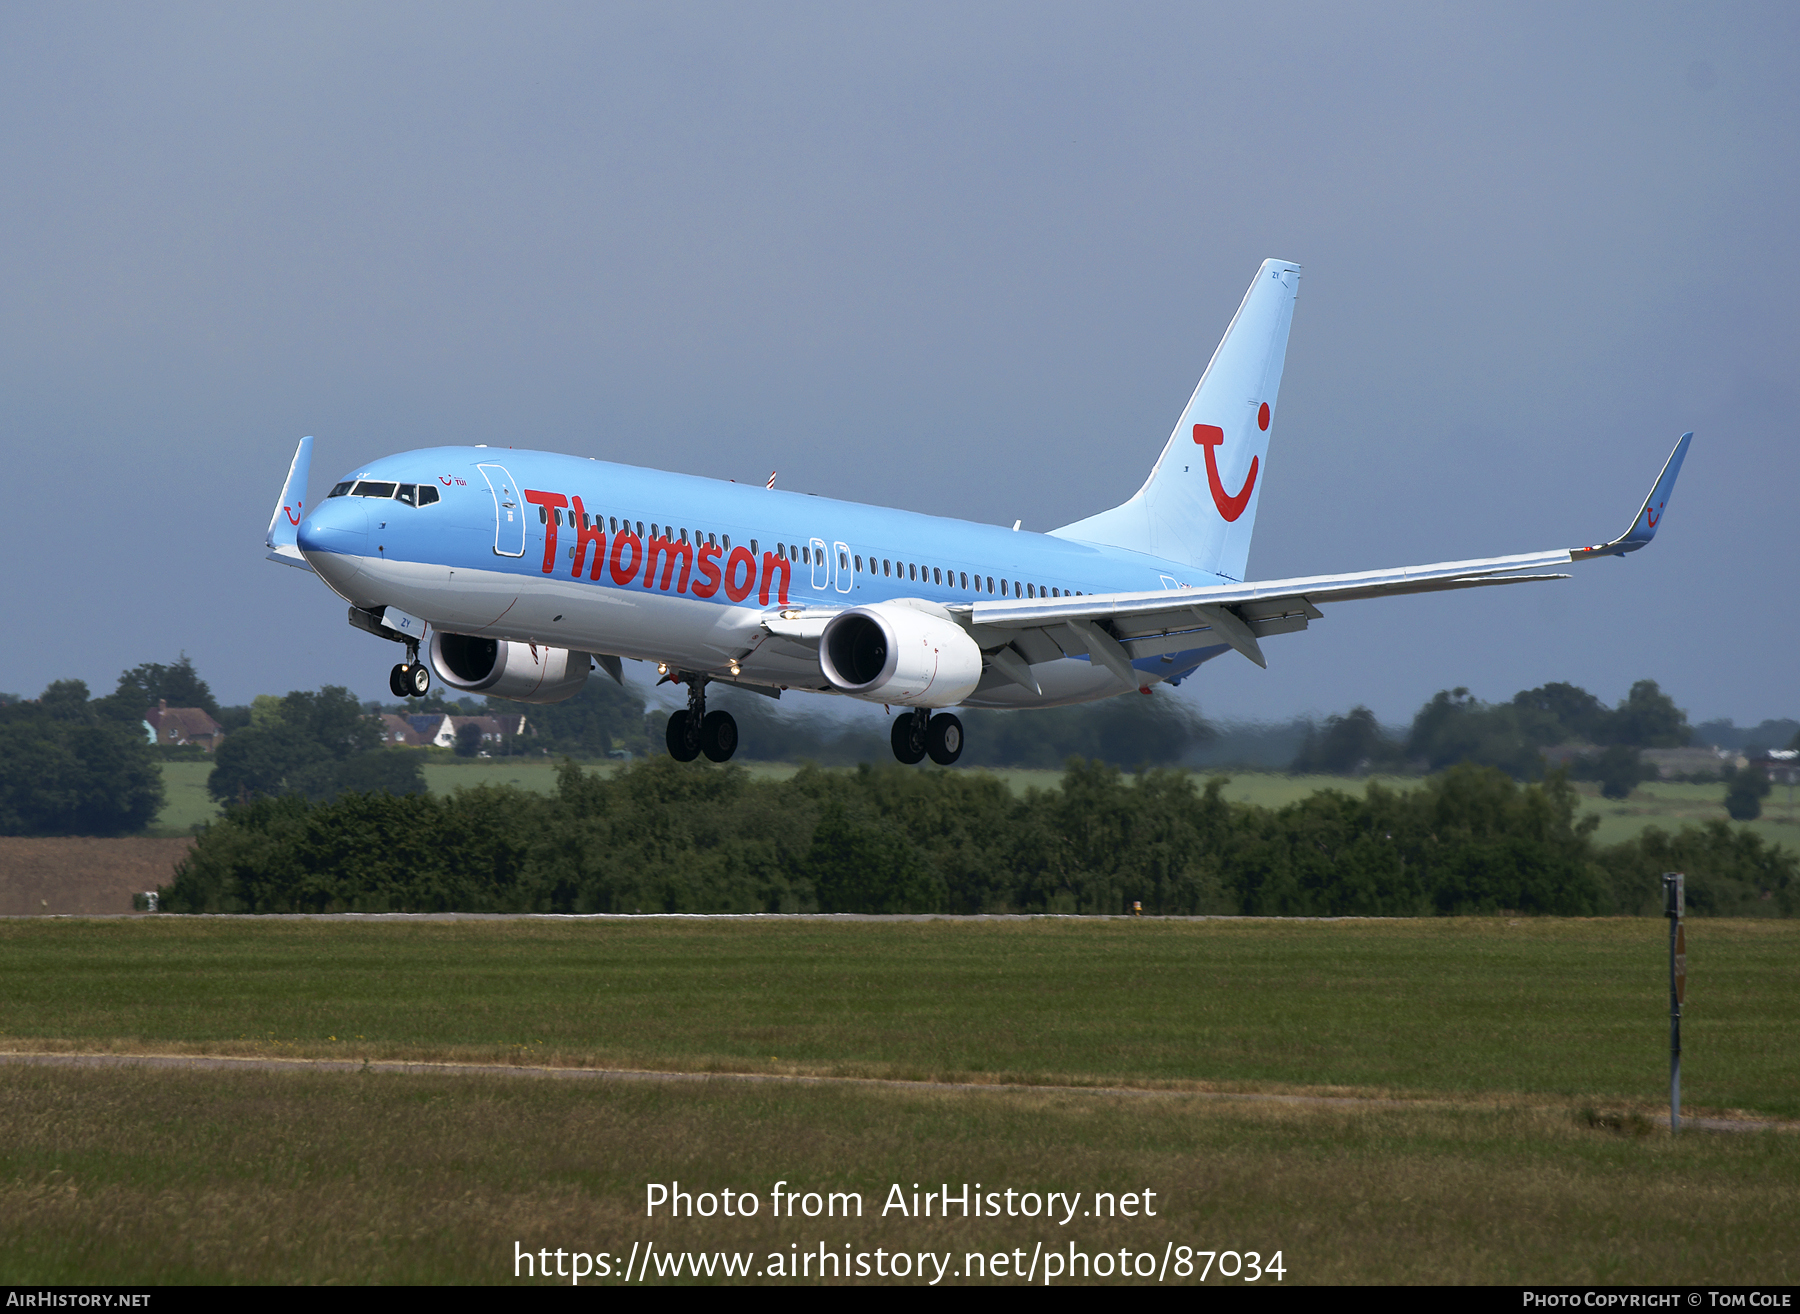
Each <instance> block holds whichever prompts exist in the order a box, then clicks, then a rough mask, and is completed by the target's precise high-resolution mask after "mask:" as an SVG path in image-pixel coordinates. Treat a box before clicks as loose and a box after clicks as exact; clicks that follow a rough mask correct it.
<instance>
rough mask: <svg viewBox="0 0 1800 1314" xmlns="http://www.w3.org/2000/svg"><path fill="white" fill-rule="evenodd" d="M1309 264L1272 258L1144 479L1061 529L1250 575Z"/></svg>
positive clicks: (1229, 575) (1066, 534)
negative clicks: (1303, 272)
mask: <svg viewBox="0 0 1800 1314" xmlns="http://www.w3.org/2000/svg"><path fill="white" fill-rule="evenodd" d="M1299 286H1300V266H1299V265H1294V264H1289V263H1288V262H1287V261H1285V260H1265V261H1263V264H1262V268H1261V269H1259V270H1257V272H1256V280H1255V281H1254V282H1253V283H1251V284H1250V290H1249V291H1248V292H1246V293H1244V300H1243V304H1242V305H1240V306H1239V307H1238V311H1237V314H1236V315H1234V316H1232V320H1231V327H1229V328H1227V329H1226V330H1225V337H1224V338H1223V339H1222V340H1221V341H1220V343H1219V347H1218V350H1217V351H1215V352H1213V358H1212V363H1211V364H1209V365H1208V366H1207V367H1206V373H1205V374H1203V375H1201V376H1200V384H1199V386H1198V387H1196V388H1195V389H1194V395H1193V396H1192V397H1191V398H1189V399H1188V404H1187V409H1186V410H1184V411H1183V412H1182V413H1181V420H1180V422H1179V423H1178V424H1176V426H1175V432H1174V433H1173V434H1171V435H1170V436H1169V442H1168V445H1167V446H1166V447H1164V448H1163V452H1162V455H1161V456H1160V457H1158V458H1157V461H1156V466H1155V468H1154V469H1152V470H1151V471H1150V477H1149V478H1148V479H1147V480H1145V481H1144V486H1143V487H1142V488H1140V489H1138V491H1137V492H1136V493H1135V494H1134V495H1133V496H1132V498H1131V500H1130V501H1129V502H1126V503H1125V504H1124V505H1122V506H1116V507H1114V508H1113V509H1112V510H1110V511H1102V512H1101V513H1100V514H1099V515H1096V516H1089V517H1088V518H1087V519H1086V520H1077V521H1076V522H1075V523H1074V524H1072V525H1064V526H1063V527H1062V528H1061V529H1055V530H1052V531H1051V533H1053V534H1055V535H1056V536H1057V537H1059V538H1071V539H1079V540H1081V541H1082V542H1086V543H1098V544H1102V545H1104V546H1106V547H1119V548H1127V549H1129V550H1131V551H1133V552H1145V553H1149V554H1150V555H1151V556H1157V557H1163V558H1165V559H1166V560H1170V561H1179V562H1183V563H1185V564H1187V565H1190V566H1194V567H1196V568H1198V569H1200V570H1204V571H1207V572H1209V573H1211V574H1214V575H1219V576H1223V577H1224V578H1226V579H1229V580H1242V579H1243V577H1244V566H1245V563H1246V562H1247V561H1248V560H1249V558H1250V532H1251V530H1252V529H1253V528H1254V527H1255V525H1256V504H1257V500H1258V498H1259V497H1260V495H1261V492H1262V472H1263V465H1264V463H1265V462H1266V461H1267V460H1268V453H1269V428H1270V425H1271V424H1272V423H1273V417H1274V414H1275V402H1276V396H1277V394H1278V393H1279V392H1280V391H1281V366H1282V362H1283V361H1284V360H1285V359H1286V358H1287V340H1288V326H1289V325H1290V324H1292V323H1293V319H1294V295H1295V292H1296V291H1297V290H1298V288H1299Z"/></svg>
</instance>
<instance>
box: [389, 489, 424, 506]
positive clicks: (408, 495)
mask: <svg viewBox="0 0 1800 1314" xmlns="http://www.w3.org/2000/svg"><path fill="white" fill-rule="evenodd" d="M394 500H395V501H397V502H404V503H406V504H407V505H408V506H417V505H418V504H419V486H418V485H417V484H401V485H400V491H399V492H397V493H395V494H394Z"/></svg>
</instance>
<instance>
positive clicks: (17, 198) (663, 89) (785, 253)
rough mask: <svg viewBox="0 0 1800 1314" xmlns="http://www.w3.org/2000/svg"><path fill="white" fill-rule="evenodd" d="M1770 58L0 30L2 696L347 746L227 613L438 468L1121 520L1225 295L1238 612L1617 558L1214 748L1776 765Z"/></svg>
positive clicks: (1434, 632) (1422, 632)
mask: <svg viewBox="0 0 1800 1314" xmlns="http://www.w3.org/2000/svg"><path fill="white" fill-rule="evenodd" d="M1797 37H1800V7H1797V6H1794V5H1792V4H1791V3H1781V4H1766V5H1765V4H1737V5H1730V4H1726V5H1721V4H1692V5H1668V4H1646V3H1641V2H1634V3H1629V4H1582V5H1570V4H1567V3H1555V4H1538V5H1533V4H1521V3H1505V4H1495V5H1489V6H1470V5H1442V4H1420V5H1412V6H1400V5H1391V6H1382V5H1374V6H1350V5H1339V4H1319V5H1306V4H1301V5H1295V4H1270V3H1258V4H1256V5H1248V4H1245V5H1239V6H1207V5H1198V4H1192V3H1183V4H1176V5H1159V4H1108V5H1098V4H1095V5H1084V6H1071V5H1058V4H1049V3H1042V2H1041V0H1039V2H1034V3H1029V4H1017V5H1014V4H968V3H958V4H953V5H933V4H924V3H911V4H906V5H896V6H864V5H844V4H818V5H804V4H797V3H790V4H780V5H754V4H741V3H740V4H729V5H705V4H646V5H597V4H578V5H567V6H562V5H553V4H533V5H505V6H499V5H496V6H470V5H455V4H444V3H431V4H420V5H401V4H371V3H356V4H343V5H332V4H325V3H318V2H317V0H309V2H308V3H305V4H302V5H280V4H258V5H236V4H226V5H217V6H194V5H184V4H154V5H138V4H128V5H125V4H122V5H100V4H57V5H9V6H6V7H4V8H3V9H0V178H3V179H4V185H3V186H0V289H3V300H0V332H3V334H4V340H3V342H0V397H3V402H0V423H3V424H4V435H5V452H6V457H7V464H8V466H9V467H10V469H9V476H10V477H9V478H8V479H7V480H6V481H5V490H6V491H5V494H4V503H3V504H0V505H3V507H4V514H3V515H0V550H4V553H5V559H6V562H7V569H6V573H5V576H4V579H5V583H4V589H5V597H6V603H7V606H6V615H7V617H8V621H9V624H8V633H9V635H10V639H9V641H8V642H7V643H6V645H5V650H4V658H3V660H0V689H9V690H12V691H16V692H21V693H24V694H27V695H35V694H36V693H37V692H38V691H39V690H40V689H42V688H43V686H44V685H45V684H46V683H48V682H49V681H50V680H52V679H56V678H60V677H65V676H80V677H82V678H84V679H86V680H87V681H88V682H89V683H90V684H91V685H93V686H95V688H96V690H98V691H104V690H110V689H111V687H112V684H113V681H114V679H115V678H116V677H117V675H118V672H119V671H120V670H121V669H122V668H124V667H126V666H130V665H134V664H136V663H138V662H142V661H169V660H172V659H173V658H174V657H175V656H176V654H177V653H179V652H181V651H183V650H185V651H186V652H187V653H188V654H189V655H191V656H192V657H193V658H194V660H195V662H196V663H197V664H198V666H199V669H200V671H201V674H202V675H203V676H205V677H206V678H207V679H209V680H210V681H211V682H212V685H213V688H214V690H215V692H216V693H217V694H218V695H219V696H220V698H221V700H222V701H226V702H239V701H245V700H248V699H249V698H250V697H252V696H253V695H255V694H257V693H260V692H284V691H286V690H288V689H291V688H311V687H316V686H318V685H320V684H323V683H339V684H346V685H349V686H350V687H351V688H352V689H354V690H356V691H357V692H358V693H360V694H362V695H363V696H365V697H382V698H387V697H388V696H389V695H388V694H387V692H386V677H387V670H388V667H389V666H390V665H391V664H392V662H393V660H394V650H393V649H391V647H390V646H389V645H386V644H383V643H380V642H378V641H377V640H374V639H371V638H369V637H368V636H366V635H363V634H360V633H358V632H357V631H354V630H352V629H350V628H349V626H348V625H346V623H345V620H344V606H343V604H342V603H341V602H339V601H338V600H337V599H336V598H335V597H334V596H333V595H332V594H331V593H330V592H329V591H327V590H326V589H325V587H324V586H323V585H322V584H320V583H319V582H318V581H317V580H315V579H313V578H312V577H310V576H308V575H306V574H304V573H302V572H299V571H295V570H290V569H285V568H283V567H280V566H277V565H274V564H270V563H265V562H264V561H263V560H262V547H261V536H262V533H263V529H264V526H265V525H266V524H267V521H268V518H269V514H270V511H271V508H272V506H273V505H274V502H275V498H276V495H277V493H278V492H279V487H280V483H281V477H282V475H283V473H284V472H285V470H286V468H287V462H288V458H289V456H290V454H291V453H292V451H293V447H294V443H295V440H296V439H297V438H298V437H299V436H300V435H301V434H306V433H310V434H314V435H316V437H317V448H316V453H315V458H314V466H313V477H312V493H313V496H314V497H315V498H317V497H318V496H319V495H320V494H321V493H322V491H323V489H324V488H325V487H326V486H327V485H329V483H330V482H331V481H332V480H333V479H334V478H336V477H337V476H338V475H339V474H340V473H341V472H343V471H346V470H349V469H350V468H352V467H353V466H355V465H356V464H358V463H359V462H361V461H363V460H365V459H368V458H370V457H372V456H375V455H379V454H382V453H385V452H390V451H396V450H402V449H405V448H409V447H415V446H419V445H423V444H427V443H439V442H445V443H473V442H487V443H492V444H497V445H514V446H521V447H524V446H530V447H541V448H548V449H552V450H561V451H569V452H575V453H580V454H584V455H592V456H597V457H603V458H606V459H610V460H619V461H627V462H634V463H639V464H646V465H655V466H660V467H664V468H670V469H676V470H684V471H692V472H696V473H704V474H710V475H717V476H723V477H736V478H740V479H757V480H760V479H762V478H763V477H765V476H766V475H767V474H768V472H769V471H770V470H771V469H779V470H780V472H781V482H782V484H783V486H784V487H787V488H792V489H798V490H803V491H811V492H817V493H821V494H827V495H831V496H835V497H843V498H850V499H854V500H859V501H868V502H879V503H885V504H889V505H899V506H905V507H911V508H915V509H919V510H924V511H929V512H936V513H942V514H947V515H956V516H963V517H968V518H971V519H976V520H983V521H991V522H1000V523H1005V524H1010V523H1011V522H1012V521H1013V520H1014V519H1015V518H1023V519H1024V522H1025V525H1026V527H1027V528H1031V529H1049V528H1052V527H1054V526H1056V525H1059V524H1062V523H1065V522H1067V521H1069V520H1073V519H1075V518H1077V517H1080V516H1083V515H1086V514H1089V513H1091V512H1093V511H1096V510H1099V509H1101V508H1103V507H1106V506H1110V505H1112V504H1114V503H1116V502H1119V501H1121V500H1123V499H1124V498H1126V497H1128V496H1129V495H1130V494H1131V493H1132V492H1133V491H1134V490H1135V489H1136V488H1137V486H1138V484H1139V483H1140V482H1141V481H1142V479H1143V477H1144V475H1145V473H1146V472H1147V471H1148V469H1149V467H1150V464H1151V462H1152V461H1153V460H1154V458H1155V456H1156V454H1157V451H1158V450H1159V448H1160V447H1161V445H1162V443H1163V441H1164V440H1165V439H1166V437H1167V436H1168V433H1169V429H1170V427H1171V425H1172V424H1173V422H1174V420H1175V418H1176V416H1177V415H1178V414H1179V412H1180V409H1181V406H1182V404H1183V403H1184V402H1185V400H1186V398H1187V396H1188V393H1189V391H1190V390H1191V389H1192V387H1193V384H1194V380H1195V379H1196V377H1197V376H1198V374H1199V372H1200V370H1201V369H1202V368H1203V367H1204V365H1205V363H1206V360H1207V357H1208V356H1209V354H1210V353H1211V351H1212V348H1213V347H1214V345H1215V344H1216V343H1217V341H1218V339H1219V336H1220V334H1221V333H1222V332H1223V330H1224V328H1225V325H1226V323H1227V322H1228V320H1229V319H1230V316H1231V314H1232V311H1233V310H1234V309H1235V307H1236V305H1237V301H1238V299H1239V297H1240V296H1241V295H1242V293H1243V290H1244V288H1245V286H1246V285H1247V284H1248V282H1249V280H1250V276H1251V275H1252V274H1253V273H1254V272H1255V270H1256V266H1257V264H1258V262H1259V261H1261V260H1262V259H1263V258H1264V257H1269V256H1274V257H1280V258H1283V259H1288V260H1293V261H1297V262H1299V263H1300V264H1301V265H1303V266H1304V271H1305V272H1304V275H1303V278H1302V282H1301V285H1300V297H1299V304H1298V309H1297V311H1296V314H1295V318H1294V328H1293V336H1292V339H1291V341H1290V344H1289V349H1288V358H1287V371H1286V375H1285V378H1284V381H1283V388H1282V396H1281V401H1282V406H1281V415H1280V419H1279V422H1278V423H1277V426H1276V429H1275V432H1274V435H1273V444H1272V448H1271V452H1270V458H1269V462H1268V467H1267V469H1268V473H1267V475H1266V476H1265V480H1266V482H1265V483H1264V490H1265V491H1264V494H1263V498H1262V502H1261V514H1260V517H1259V523H1258V526H1257V534H1256V541H1255V546H1254V548H1253V550H1252V554H1251V558H1250V567H1251V574H1252V575H1253V576H1260V577H1275V576H1282V575H1290V574H1302V573H1317V572H1324V571H1338V570H1351V569H1358V568H1366V567H1376V566H1386V565H1398V564H1404V563H1412V562H1426V561H1435V560H1443V559H1453V558H1458V557H1471V556H1481V555H1487V554H1493V553H1501V552H1513V551H1526V550H1531V549H1538V548H1544V547H1556V546H1567V545H1569V544H1574V543H1586V542H1592V541H1596V540H1598V539H1599V538H1603V537H1609V536H1611V535H1612V534H1614V533H1617V532H1618V531H1620V530H1621V529H1622V528H1624V526H1625V524H1626V522H1627V521H1628V520H1629V519H1630V517H1631V515H1632V513H1633V512H1634V511H1635V510H1636V508H1637V503H1638V500H1639V499H1640V498H1641V497H1642V496H1643V494H1644V492H1645V491H1646V489H1647V488H1648V486H1649V483H1650V481H1651V479H1652V478H1653V477H1654V475H1655V474H1656V471H1657V469H1658V467H1659V466H1660V464H1661V462H1662V460H1663V459H1664V457H1666V456H1667V455H1668V451H1669V448H1670V446H1671V445H1672V444H1673V443H1674V441H1675V438H1676V437H1677V436H1678V435H1679V434H1680V433H1681V432H1682V431H1683V430H1686V429H1693V430H1695V431H1696V432H1697V436H1696V438H1695V441H1694V448H1693V451H1692V454H1691V455H1690V456H1689V458H1688V461H1687V466H1686V469H1685V471H1684V473H1683V475H1682V478H1681V482H1680V485H1679V486H1678V488H1677V490H1676V493H1675V497H1674V499H1673V501H1672V503H1671V505H1670V509H1669V515H1668V518H1667V521H1666V523H1665V525H1664V527H1663V530H1662V532H1661V533H1660V534H1659V536H1658V538H1657V541H1656V543H1655V544H1654V546H1652V547H1651V548H1650V549H1649V550H1647V551H1645V552H1642V553H1639V554H1638V555H1636V556H1634V557H1632V558H1630V559H1629V560H1625V561H1604V562H1600V563H1597V564H1595V565H1592V566H1590V567H1588V568H1585V569H1582V570H1580V571H1579V572H1578V578H1576V579H1573V580H1570V581H1567V582H1565V583H1561V584H1555V585H1539V586H1534V587H1533V588H1531V589H1528V590H1526V589H1522V590H1495V591H1483V592H1479V593H1474V594H1462V595H1456V596H1436V597H1425V598H1411V599H1398V600H1389V601H1377V602H1367V603H1358V604H1351V605H1347V606H1342V607H1338V608H1334V609H1332V610H1331V611H1330V612H1329V613H1328V614H1327V616H1326V619H1325V620H1323V621H1320V622H1317V623H1315V625H1314V627H1313V629H1312V630H1311V631H1309V632H1308V633H1305V634H1300V635H1292V636H1288V637H1284V638H1280V639H1276V640H1272V641H1270V643H1269V644H1268V648H1267V650H1268V653H1269V658H1270V665H1269V669H1268V670H1267V671H1261V670H1257V669H1256V668H1255V667H1253V666H1251V665H1250V664H1249V663H1248V662H1245V661H1242V660H1241V659H1237V658H1235V657H1232V658H1229V659H1222V660H1220V661H1217V662H1213V663H1211V664H1209V665H1208V666H1206V667H1204V668H1202V670H1201V672H1200V673H1199V675H1198V676H1196V677H1195V678H1194V679H1193V680H1191V681H1189V682H1188V683H1187V684H1186V685H1185V686H1184V687H1183V689H1182V690H1181V691H1180V692H1179V695H1178V696H1180V697H1184V698H1191V699H1193V700H1195V701H1197V703H1198V704H1199V706H1200V707H1201V708H1202V710H1203V711H1205V712H1206V713H1207V714H1208V715H1209V716H1213V717H1219V718H1245V717H1255V718H1275V717H1285V716H1288V715H1291V714H1293V713H1296V712H1304V711H1309V710H1313V711H1325V712H1329V711H1340V710H1344V709H1346V708H1348V707H1349V706H1351V705H1352V704H1354V703H1358V702H1362V703H1366V704H1368V705H1370V706H1371V707H1373V708H1374V709H1375V711H1376V712H1377V713H1378V714H1379V715H1380V716H1381V717H1382V718H1383V719H1384V720H1388V721H1402V720H1405V719H1406V718H1408V717H1410V715H1411V714H1412V712H1413V711H1414V710H1415V709H1416V708H1417V707H1418V705H1419V704H1420V703H1421V702H1423V701H1424V700H1425V699H1427V698H1428V697H1430V695H1431V694H1432V693H1433V692H1434V691H1435V690H1437V689H1440V688H1444V687H1448V686H1452V685H1467V686H1469V687H1470V688H1471V689H1473V690H1474V691H1475V693H1476V694H1478V695H1479V696H1481V697H1484V698H1489V699H1501V698H1506V697H1510V696H1511V694H1512V693H1513V692H1514V691H1515V690H1518V689H1521V688H1526V687H1529V686H1533V685H1537V684H1540V683H1543V682H1544V681H1548V680H1572V681H1574V682H1576V683H1578V684H1581V685H1584V686H1586V687H1587V688H1589V689H1591V690H1593V691H1594V692H1595V693H1597V694H1599V695H1600V696H1601V697H1602V698H1604V699H1606V700H1607V701H1609V702H1610V701H1614V700H1617V699H1618V698H1620V697H1622V696H1623V695H1624V693H1625V691H1626V689H1627V688H1628V687H1629V685H1630V683H1631V682H1632V681H1633V680H1636V679H1640V678H1644V677H1649V678H1653V679H1656V680H1658V681H1660V682H1661V683H1662V685H1663V687H1664V688H1665V689H1666V690H1668V691H1669V692H1670V693H1671V694H1673V695H1674V697H1675V699H1676V701H1677V702H1678V703H1679V704H1680V705H1681V706H1683V707H1685V708H1687V709H1689V712H1690V714H1691V715H1692V716H1693V718H1694V719H1695V720H1696V721H1698V720H1701V719H1706V718H1709V717H1714V716H1729V717H1733V718H1735V719H1737V720H1738V721H1739V722H1754V721H1757V720H1760V719H1762V718H1763V717H1765V716H1782V715H1794V714H1796V713H1800V696H1796V689H1795V659H1796V653H1797V652H1800V615H1797V611H1800V609H1797V608H1796V607H1795V605H1794V600H1793V598H1794V579H1795V564H1796V562H1795V559H1796V551H1795V543H1796V536H1797V529H1800V526H1797V524H1796V518H1795V514H1794V506H1795V491H1796V487H1797V482H1796V475H1797V474H1800V451H1797V445H1796V442H1795V433H1794V428H1795V412H1796V398H1797V395H1800V373H1797V371H1796V365H1795V354H1796V353H1795V348H1796V336H1797V335H1796V316H1797V313H1800V311H1797V307H1800V277H1797V262H1800V254H1797V251H1796V240H1795V236H1796V228H1797V220H1800V207H1797V202H1800V187H1797V186H1796V182H1797V177H1796V174H1797V169H1800V150H1797V149H1796V148H1797V146H1800V141H1797V136H1800V59H1797V54H1800V42H1797Z"/></svg>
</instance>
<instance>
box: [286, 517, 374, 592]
mask: <svg viewBox="0 0 1800 1314" xmlns="http://www.w3.org/2000/svg"><path fill="white" fill-rule="evenodd" d="M294 538H295V541H296V542H297V543H298V544H299V545H300V555H301V556H303V557H305V558H306V561H307V564H308V565H310V566H311V567H312V568H313V569H314V570H316V571H318V572H319V574H320V576H321V577H323V578H324V579H325V580H326V581H327V582H329V583H331V584H334V585H336V584H340V583H348V582H349V580H350V579H351V578H352V577H353V576H354V575H355V574H356V572H357V570H358V568H359V565H358V563H359V560H360V558H362V557H365V556H367V555H368V553H369V510H368V506H367V502H366V499H364V498H360V497H334V498H331V499H330V500H328V501H326V502H325V503H323V504H322V505H320V506H319V507H318V508H317V509H316V510H314V511H313V513H312V514H311V515H309V516H307V517H306V519H304V520H302V521H301V522H300V527H299V528H298V529H297V530H295V532H294Z"/></svg>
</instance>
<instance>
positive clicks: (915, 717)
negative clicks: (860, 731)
mask: <svg viewBox="0 0 1800 1314" xmlns="http://www.w3.org/2000/svg"><path fill="white" fill-rule="evenodd" d="M888 740H889V742H890V743H892V744H893V747H894V756H895V757H897V758H899V759H900V761H902V762H904V763H905V764H906V765H907V766H914V765H916V764H918V763H920V762H923V761H924V760H925V758H926V757H927V756H928V755H929V756H930V758H931V760H932V761H933V762H936V763H937V764H938V765H939V766H949V765H951V764H952V763H953V762H955V761H956V759H957V758H959V757H961V756H962V750H963V726H962V721H961V720H959V719H958V718H957V717H956V716H954V715H952V714H951V713H949V712H939V713H938V714H937V715H936V716H933V715H931V713H930V712H928V711H927V710H926V709H925V708H923V707H917V708H914V709H913V710H912V711H910V712H906V713H903V714H901V715H900V716H897V717H895V718H894V728H893V730H891V731H890V732H889V734H888Z"/></svg>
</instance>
